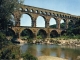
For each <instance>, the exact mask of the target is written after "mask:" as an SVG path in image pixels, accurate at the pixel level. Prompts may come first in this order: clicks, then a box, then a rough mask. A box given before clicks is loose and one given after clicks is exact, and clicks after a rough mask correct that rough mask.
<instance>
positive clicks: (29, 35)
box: [20, 29, 34, 39]
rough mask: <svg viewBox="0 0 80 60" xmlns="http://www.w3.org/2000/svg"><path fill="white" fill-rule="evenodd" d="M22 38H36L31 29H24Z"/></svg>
mask: <svg viewBox="0 0 80 60" xmlns="http://www.w3.org/2000/svg"><path fill="white" fill-rule="evenodd" d="M20 36H21V37H24V39H32V38H34V34H33V32H32V31H31V30H30V29H24V30H23V31H22V32H21V34H20Z"/></svg>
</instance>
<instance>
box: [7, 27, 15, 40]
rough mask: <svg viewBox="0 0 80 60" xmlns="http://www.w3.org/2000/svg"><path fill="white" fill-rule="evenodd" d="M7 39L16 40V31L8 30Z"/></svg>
mask: <svg viewBox="0 0 80 60" xmlns="http://www.w3.org/2000/svg"><path fill="white" fill-rule="evenodd" d="M6 37H11V39H12V38H14V37H15V32H14V30H12V29H11V28H8V29H7V31H6Z"/></svg>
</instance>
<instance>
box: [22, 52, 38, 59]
mask: <svg viewBox="0 0 80 60" xmlns="http://www.w3.org/2000/svg"><path fill="white" fill-rule="evenodd" d="M22 56H23V59H24V60H38V59H37V58H36V57H35V56H33V55H31V54H30V53H29V52H26V53H25V54H23V55H22Z"/></svg>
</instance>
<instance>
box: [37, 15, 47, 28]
mask: <svg viewBox="0 0 80 60" xmlns="http://www.w3.org/2000/svg"><path fill="white" fill-rule="evenodd" d="M45 20H46V19H45V17H44V16H38V17H37V20H36V27H45Z"/></svg>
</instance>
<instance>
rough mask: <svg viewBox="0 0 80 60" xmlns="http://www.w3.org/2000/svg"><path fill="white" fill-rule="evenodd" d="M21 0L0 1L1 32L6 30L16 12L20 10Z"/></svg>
mask: <svg viewBox="0 0 80 60" xmlns="http://www.w3.org/2000/svg"><path fill="white" fill-rule="evenodd" d="M21 3H22V1H21V0H0V30H5V29H6V27H7V21H9V20H11V15H12V13H13V11H14V10H19V8H20V5H21Z"/></svg>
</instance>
